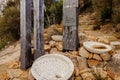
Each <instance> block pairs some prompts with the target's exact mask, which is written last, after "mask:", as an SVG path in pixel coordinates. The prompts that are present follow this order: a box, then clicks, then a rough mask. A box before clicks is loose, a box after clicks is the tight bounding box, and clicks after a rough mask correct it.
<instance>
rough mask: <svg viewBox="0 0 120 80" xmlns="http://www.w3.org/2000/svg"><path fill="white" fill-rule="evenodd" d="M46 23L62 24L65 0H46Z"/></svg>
mask: <svg viewBox="0 0 120 80" xmlns="http://www.w3.org/2000/svg"><path fill="white" fill-rule="evenodd" d="M45 5H46V10H45V25H46V26H48V25H51V24H60V23H61V20H62V6H63V1H62V0H58V1H56V2H54V1H53V0H47V1H45Z"/></svg>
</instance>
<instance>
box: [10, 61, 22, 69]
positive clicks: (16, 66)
mask: <svg viewBox="0 0 120 80" xmlns="http://www.w3.org/2000/svg"><path fill="white" fill-rule="evenodd" d="M19 67H20V65H19V62H17V61H11V62H10V63H9V67H8V68H10V69H17V68H19Z"/></svg>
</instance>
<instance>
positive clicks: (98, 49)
mask: <svg viewBox="0 0 120 80" xmlns="http://www.w3.org/2000/svg"><path fill="white" fill-rule="evenodd" d="M83 46H84V47H85V48H86V49H87V50H88V51H90V52H92V53H97V54H101V53H106V52H109V51H110V50H111V49H112V48H111V46H109V45H107V44H104V43H99V42H93V41H86V42H84V43H83Z"/></svg>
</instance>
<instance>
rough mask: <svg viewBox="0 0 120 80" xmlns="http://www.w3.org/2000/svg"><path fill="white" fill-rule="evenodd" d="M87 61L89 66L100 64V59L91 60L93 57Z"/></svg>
mask: <svg viewBox="0 0 120 80" xmlns="http://www.w3.org/2000/svg"><path fill="white" fill-rule="evenodd" d="M87 63H88V65H89V67H93V66H98V65H100V64H101V63H100V61H98V60H93V59H89V60H87Z"/></svg>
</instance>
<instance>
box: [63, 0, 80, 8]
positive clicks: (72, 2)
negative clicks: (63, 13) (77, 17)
mask: <svg viewBox="0 0 120 80" xmlns="http://www.w3.org/2000/svg"><path fill="white" fill-rule="evenodd" d="M70 7H78V0H63V8H70Z"/></svg>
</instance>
